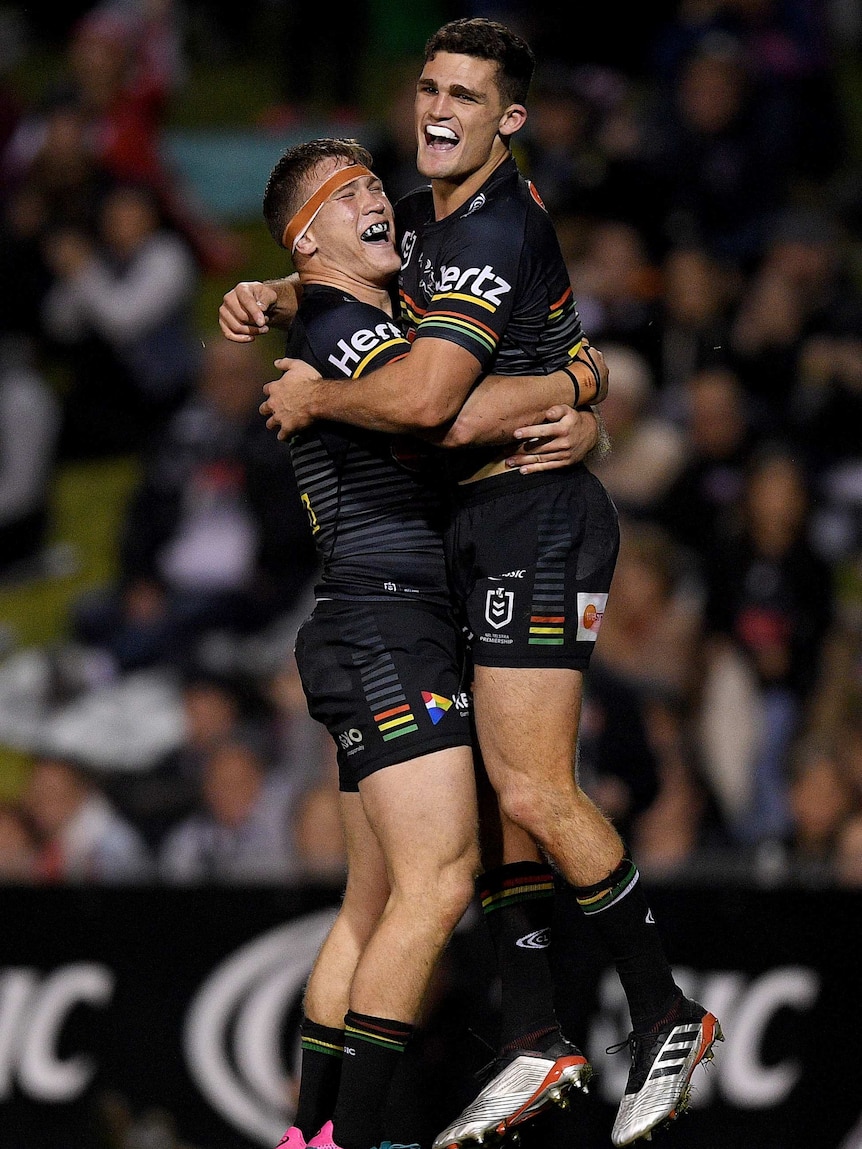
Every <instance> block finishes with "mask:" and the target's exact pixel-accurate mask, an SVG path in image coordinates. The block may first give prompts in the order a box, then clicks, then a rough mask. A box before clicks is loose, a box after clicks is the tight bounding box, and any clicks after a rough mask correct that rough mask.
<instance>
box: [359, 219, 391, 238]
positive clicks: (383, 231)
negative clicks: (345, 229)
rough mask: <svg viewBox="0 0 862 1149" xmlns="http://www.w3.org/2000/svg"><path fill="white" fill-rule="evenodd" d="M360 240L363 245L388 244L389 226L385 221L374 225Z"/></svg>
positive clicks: (368, 228) (366, 230) (367, 229)
mask: <svg viewBox="0 0 862 1149" xmlns="http://www.w3.org/2000/svg"><path fill="white" fill-rule="evenodd" d="M359 238H360V239H361V240H362V242H363V243H386V242H387V241H388V239H389V224H388V223H387V222H386V221H385V220H380V221H379V222H378V223H373V224H372V225H371V227H367V228H366V229H365V231H364V232H363V233H362V235H360V237H359Z"/></svg>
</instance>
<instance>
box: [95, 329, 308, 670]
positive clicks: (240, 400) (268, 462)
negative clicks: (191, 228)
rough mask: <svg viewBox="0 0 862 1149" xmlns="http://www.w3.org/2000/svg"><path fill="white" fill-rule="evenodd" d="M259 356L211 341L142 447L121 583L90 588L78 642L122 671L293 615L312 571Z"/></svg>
mask: <svg viewBox="0 0 862 1149" xmlns="http://www.w3.org/2000/svg"><path fill="white" fill-rule="evenodd" d="M265 377H266V376H265V366H264V364H263V362H262V360H261V358H260V357H259V356H258V355H256V354H255V353H254V352H253V351H250V350H249V349H248V348H243V347H240V346H238V345H232V344H230V343H229V342H228V341H227V340H225V339H222V338H218V337H215V338H213V340H212V341H210V342H208V343H207V346H206V350H205V356H204V361H203V369H202V372H201V374H200V377H199V378H198V380H197V382H196V387H195V390H194V392H193V394H192V396H191V397H190V399H189V400H188V401H187V402H186V404H185V405H184V406H183V407H182V408H181V409H180V410H179V411H178V412H177V413H176V414H175V415H174V417H173V418H172V420H171V421H170V423H169V425H168V427H167V428H166V430H165V432H164V434H163V435H162V437H161V439H160V441H159V442H158V443H157V444H155V446H154V448H153V450H152V451H151V452H150V453H149V455H148V457H147V460H146V464H145V467H144V473H143V476H142V479H141V482H140V484H139V486H138V488H137V489H136V491H135V492H134V495H133V497H132V499H131V502H130V505H129V507H128V509H127V512H126V515H125V521H124V523H123V528H122V538H121V541H120V571H119V575H118V579H117V581H116V582H115V583H114V584H113V585H109V586H108V587H106V588H100V589H98V590H96V591H94V592H93V593H92V594H88V595H85V596H84V598H83V599H82V600H81V601H79V602H78V603H77V604H76V606H75V608H74V613H73V630H74V634H75V636H76V638H77V639H78V640H79V641H80V642H82V643H83V644H85V645H90V646H96V647H99V648H101V649H104V650H107V651H109V652H110V653H111V654H112V656H113V657H114V658H115V660H116V662H117V664H118V666H119V667H120V668H121V669H130V668H132V667H137V666H142V665H152V664H153V663H157V662H168V663H171V664H174V665H183V664H186V663H187V662H188V660H189V658H190V657H191V656H192V655H193V653H194V649H195V646H196V644H197V642H198V641H199V640H200V638H201V636H202V635H203V634H205V633H207V632H209V631H214V630H224V631H227V632H229V633H232V634H235V635H236V634H248V633H250V632H253V631H255V630H258V629H260V628H262V627H263V626H265V625H266V624H267V623H269V622H271V621H272V620H273V619H274V618H276V617H277V616H279V615H280V614H282V613H285V612H288V611H290V609H291V607H292V606H293V605H294V603H295V602H296V600H297V598H298V596H299V595H300V594H301V593H302V591H303V590H304V589H305V587H306V584H307V582H308V581H309V579H310V577H311V576H312V574H313V573H314V571H315V570H316V561H315V559H314V557H313V544H312V542H311V532H310V530H309V528H308V520H307V517H306V515H305V511H304V509H303V507H302V504H301V502H300V499H299V495H298V492H297V489H296V484H295V480H294V477H293V471H292V468H291V466H290V460H289V456H288V453H287V451H286V450H285V449H284V447H283V444H281V443H279V442H278V440H277V439H276V438H275V437H274V436H272V435H271V434H270V433H269V432H268V431H267V430H266V427H265V425H264V422H263V420H262V418H261V417H260V415H259V414H258V412H257V406H258V401H259V397H260V390H261V387H262V385H263V382H264V380H265Z"/></svg>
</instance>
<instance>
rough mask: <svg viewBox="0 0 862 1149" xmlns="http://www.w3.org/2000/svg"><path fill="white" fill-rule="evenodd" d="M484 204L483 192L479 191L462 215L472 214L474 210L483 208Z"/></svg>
mask: <svg viewBox="0 0 862 1149" xmlns="http://www.w3.org/2000/svg"><path fill="white" fill-rule="evenodd" d="M484 206H485V193H484V192H479V194H478V195H477V196H476V198H475V199H474V200H473V202H472V203H471V204H470V206H469V207H468V208H467V210H466V211H465V212H464V215H472V214H473V212H474V211H478V210H479V209H480V208H483V207H484ZM462 218H463V216H462Z"/></svg>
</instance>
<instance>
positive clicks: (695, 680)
mask: <svg viewBox="0 0 862 1149" xmlns="http://www.w3.org/2000/svg"><path fill="white" fill-rule="evenodd" d="M280 7H281V8H283V9H284V10H285V18H287V16H288V15H290V14H291V13H294V8H296V9H297V10H298V8H299V6H298V5H296V6H294V5H291V4H284V5H281V6H280ZM360 7H362V6H360ZM368 7H369V9H370V10H371V9H374V6H373V5H369V6H368ZM431 7H432V8H433V5H432V6H431ZM450 7H451V6H450ZM450 7H447V8H446V9H445V10H443V11H441V12H440V14H439V15H440V21H438V22H442V20H443V19H446V18H449V17H450V16H452V15H476V14H482V15H485V14H487V15H491V16H495V17H497V18H500V19H503V20H505V21H507V22H508V23H510V24H513V25H514V26H516V27H518V28H519V30H521V31H523V32H524V34H525V35H526V36H527V37H528V39H530V41H531V43H533V44H534V45H535V47H536V49H537V54H538V55H539V59H540V65H539V69H538V72H537V76H536V81H535V84H534V90H533V94H532V97H531V103H530V116H529V120H528V123H527V127H526V129H525V131H524V133H522V135H523V138H522V139H517V143H516V154H517V158H518V161H519V163H520V166H521V168H522V171H523V172H524V174H525V175H527V176H528V177H529V178H530V179H532V180H533V181H534V183H535V185H536V187H537V189H538V191H539V193H540V195H541V196H542V199H543V200H544V203H545V205H546V207H547V208H548V210H549V211H550V212H551V214H552V216H553V218H554V220H555V222H556V225H557V229H558V233H559V236H560V240H561V244H562V246H563V249H564V252H565V255H566V258H567V261H568V264H569V267H570V271H571V281H572V284H573V287H574V291H575V295H576V298H577V301H578V306H579V310H580V314H581V317H582V320H583V324H584V327H585V330H586V331H587V332H588V334H589V336H590V338H591V340H592V342H593V343H594V344H595V345H597V346H598V347H600V348H601V349H602V351H603V352H604V354H605V357H606V359H607V362H608V364H609V367H610V393H609V396H608V398H607V400H606V401H605V403H604V404H603V408H602V409H603V414H604V420H605V423H606V425H607V429H608V431H609V434H610V438H611V442H612V451H611V453H610V454H609V455H608V456H607V457H606V458H605V459H603V460H601V461H599V462H597V463H595V464H594V468H595V470H596V472H597V473H598V475H599V476H600V478H601V479H602V481H603V482H604V483H605V485H606V486H607V488H608V489H609V491H610V493H611V495H612V496H613V498H614V500H615V502H616V505H617V507H618V509H619V512H620V516H621V522H622V548H621V553H620V559H619V564H618V568H617V572H616V575H615V579H614V584H613V587H612V591H611V595H610V599H609V604H608V609H607V612H606V614H605V617H604V619H603V622H602V629H601V638H600V641H599V643H598V645H597V649H596V654H595V658H594V661H593V666H592V668H591V670H590V672H589V675H588V682H587V688H586V699H585V706H584V715H583V724H582V738H581V750H580V762H579V769H580V771H581V776H582V779H583V782H584V785H585V787H586V788H587V789H588V790H589V791H590V792H591V793H592V794H593V796H594V797H595V798H596V800H597V801H598V802H599V803H600V804H601V805H602V807H603V808H604V809H606V810H607V812H608V813H609V814H611V815H612V816H613V817H614V818H615V819H616V821H617V823H618V824H619V826H620V828H621V830H622V831H623V833H624V835H625V837H626V838H627V839H628V841H629V842H630V844H631V846H632V849H633V850H634V853H635V856H636V857H637V858H638V860H639V864H640V866H641V869H642V870H643V871H644V873H647V874H649V875H651V876H652V877H654V878H656V879H661V878H670V879H674V880H688V879H690V878H691V879H696V878H698V877H700V876H705V875H706V876H716V875H718V876H720V877H723V878H726V879H727V880H732V879H734V878H735V877H738V878H739V879H740V880H745V881H751V880H755V881H762V882H771V881H781V880H785V879H791V880H794V881H802V882H807V883H830V884H832V883H840V884H845V885H849V886H860V885H862V449H860V429H862V140H860V136H859V123H860V121H862V107H860V104H859V95H858V93H859V92H860V91H862V86H860V81H862V63H860V49H862V16H860V14H859V12H858V11H857V10H856V8H855V6H854V5H853V4H850V3H846V4H845V3H844V2H843V0H680V2H679V3H678V4H676V6H675V7H674V8H673V9H672V10H669V12H668V15H667V18H666V19H665V20H664V21H661V20H658V19H657V21H656V27H655V30H654V35H653V37H652V39H651V41H650V43H649V44H648V45H647V46H646V47H645V49H644V56H643V63H642V66H641V67H639V68H637V69H633V68H625V67H618V66H615V65H614V64H613V63H607V62H599V63H587V62H585V61H584V56H585V55H586V56H587V57H589V52H588V51H587V52H586V53H584V52H583V51H579V52H578V54H577V59H575V58H572V57H571V56H566V55H563V54H561V53H562V52H563V51H564V47H561V43H562V41H561V39H560V38H559V37H558V38H556V39H555V38H553V37H549V36H548V35H547V28H545V27H544V25H543V23H542V21H543V20H544V18H543V17H541V15H537V14H536V13H535V12H533V11H528V6H526V5H524V6H520V5H513V4H512V5H506V4H498V5H494V4H473V5H470V4H466V5H461V6H459V7H458V10H457V11H450ZM533 7H535V6H533ZM274 8H279V6H278V5H275V6H274ZM363 10H364V9H363ZM193 14H194V6H193V5H187V6H183V5H182V4H181V3H173V4H172V3H171V2H170V0H139V2H136V0H108V2H106V3H101V4H97V5H95V6H93V7H92V8H91V9H89V10H88V11H87V12H85V13H84V14H83V15H82V16H81V18H80V19H78V20H76V21H75V23H74V24H73V26H72V28H71V30H70V33H69V37H68V42H67V43H66V44H65V45H64V46H63V63H64V68H63V75H62V78H61V80H60V81H59V82H57V83H55V84H54V85H53V86H52V87H51V88H50V90H48V91H46V92H45V93H43V95H42V96H41V97H40V98H39V99H37V100H35V101H32V100H30V101H28V100H26V99H24V98H23V97H22V96H21V95H20V93H19V92H17V91H16V89H15V87H14V85H12V84H11V83H9V82H5V81H3V82H0V244H2V251H3V260H2V264H0V579H2V580H4V583H5V585H10V584H17V585H20V584H22V583H26V582H27V580H35V579H38V578H40V577H44V559H45V555H46V552H47V550H48V544H49V542H50V540H51V538H52V530H53V525H54V524H53V522H52V494H53V490H54V484H55V481H56V477H57V474H58V473H59V471H60V470H61V469H62V468H63V467H64V466H67V465H69V464H74V463H76V462H80V461H82V460H83V461H93V460H96V461H98V460H104V459H111V458H116V457H124V458H125V457H131V458H134V459H135V460H136V462H137V463H138V464H139V476H140V477H139V480H138V482H137V484H136V486H135V489H134V490H133V492H132V494H131V496H130V498H129V500H128V505H127V506H126V508H125V513H124V517H123V521H122V524H121V528H120V530H119V531H118V534H117V538H116V540H114V545H115V552H116V556H117V562H116V566H117V575H116V578H115V579H114V580H113V581H111V582H110V583H109V584H108V585H104V586H93V587H90V588H88V589H87V591H86V592H85V593H83V594H82V595H81V596H80V597H79V598H78V599H77V600H76V601H75V602H74V603H73V604H72V606H71V608H70V611H69V618H68V626H67V635H66V636H64V649H63V651H62V656H63V657H62V658H60V659H58V658H57V653H56V651H55V652H54V653H53V655H52V658H53V661H52V664H51V670H52V673H51V675H49V678H50V683H49V685H48V686H46V687H45V690H44V691H43V695H44V697H42V700H41V703H40V705H41V706H42V707H43V709H42V711H41V712H40V713H41V715H42V719H43V720H44V721H43V722H42V730H43V733H44V732H47V731H49V729H50V722H48V721H47V719H48V718H49V717H50V714H51V712H52V710H53V709H56V708H59V707H62V706H63V705H64V704H67V703H68V702H69V700H70V699H75V700H76V701H80V699H81V697H82V695H87V694H88V693H90V694H95V693H96V692H99V691H104V690H105V689H106V688H108V687H110V686H112V685H116V684H117V683H118V682H124V681H126V682H128V681H131V682H135V681H137V678H136V676H140V675H145V674H152V673H156V674H161V675H163V676H164V680H165V681H168V682H169V683H170V684H171V688H172V690H173V697H174V698H175V701H176V711H177V727H176V729H177V731H178V734H177V737H175V738H174V739H173V741H172V742H171V743H170V745H169V746H168V748H167V749H164V750H163V751H162V752H161V753H153V754H151V755H150V756H149V757H148V759H147V760H146V762H145V763H144V764H143V766H141V764H140V763H139V764H138V765H137V767H136V768H135V769H133V770H130V769H122V768H119V767H118V768H116V769H111V768H110V766H106V764H105V762H104V759H103V758H99V760H98V762H94V761H93V760H92V758H91V757H88V754H87V752H86V744H82V745H80V746H79V747H78V748H77V749H76V750H75V752H70V751H69V750H68V747H67V746H66V747H65V748H64V749H62V751H61V749H59V748H58V745H57V744H56V743H52V741H51V738H50V737H49V736H48V734H47V733H44V737H43V738H42V739H41V741H40V739H39V738H38V737H37V738H34V739H33V745H32V747H31V757H32V762H31V763H30V767H29V769H28V771H27V776H26V778H25V780H24V782H23V783H22V785H21V787H20V793H18V794H17V795H15V796H14V797H12V798H10V799H9V800H7V801H6V802H5V803H4V804H3V805H2V807H0V879H2V880H6V881H10V882H58V881H60V882H62V881H68V882H76V881H105V882H115V881H149V880H163V881H167V882H184V883H189V882H206V881H222V882H283V881H294V880H304V881H305V880H308V881H338V880H340V877H341V874H342V872H343V845H342V841H341V835H340V830H339V825H338V809H337V792H336V772H335V763H334V751H333V749H332V747H331V745H330V741H329V738H328V736H326V735H325V733H324V732H323V731H322V730H321V728H319V727H317V726H316V725H315V724H314V723H313V722H311V720H310V719H309V718H308V716H307V714H306V711H305V702H304V697H303V694H302V689H301V685H300V683H299V681H298V676H297V674H296V669H295V664H294V662H293V655H292V637H293V635H294V634H295V629H296V626H297V625H298V624H299V622H300V621H301V620H302V618H303V617H304V615H305V613H306V612H307V610H308V608H309V599H310V595H311V588H312V586H313V582H314V578H315V575H316V571H317V566H316V559H315V555H314V551H313V547H312V544H311V538H310V532H309V529H308V526H307V521H306V518H305V513H304V509H303V507H302V505H301V501H300V498H299V493H298V491H297V490H296V487H295V484H294V480H293V475H292V472H291V470H290V464H289V461H288V455H287V452H286V451H285V449H284V446H283V444H279V443H278V442H277V440H276V439H275V437H274V435H273V434H272V433H271V432H268V431H267V430H266V428H265V426H264V425H263V420H262V418H261V417H260V416H259V414H258V412H257V406H258V403H259V401H260V389H261V386H262V384H263V382H265V381H266V379H267V378H268V377H269V374H268V372H269V370H270V368H268V367H267V362H268V361H269V360H271V358H272V355H271V354H269V353H268V351H265V350H264V349H262V348H259V347H258V346H257V345H256V346H255V348H254V349H251V350H250V349H248V348H243V347H237V346H236V345H233V344H230V343H228V342H227V341H226V340H224V339H223V338H222V337H221V336H220V334H219V333H218V330H217V327H216V326H215V318H216V317H215V315H213V316H212V321H211V323H210V324H209V325H208V326H206V327H205V328H204V329H201V324H200V319H199V318H198V311H197V307H196V304H197V302H198V300H199V299H200V293H201V291H202V289H203V285H204V284H205V283H206V282H210V283H212V282H213V281H216V282H218V283H219V284H220V285H221V288H222V290H226V289H227V288H228V287H230V286H232V284H233V283H234V282H236V280H237V279H238V278H241V277H242V278H245V277H247V276H246V275H245V274H244V275H243V276H240V275H239V274H238V269H239V266H240V261H239V254H238V253H239V251H240V247H239V246H238V240H237V237H236V236H235V235H233V234H232V233H231V231H230V229H229V228H226V227H225V226H224V225H223V224H221V223H220V222H219V221H217V220H213V219H210V218H208V216H207V214H206V212H205V211H203V210H202V209H201V207H200V205H199V203H198V202H197V200H196V198H195V197H194V195H193V194H192V193H191V192H190V191H189V190H188V189H187V188H186V187H185V186H184V185H183V184H182V182H181V181H180V180H178V178H177V177H176V174H175V173H174V172H173V171H172V170H171V169H170V168H169V167H168V166H166V165H165V162H164V159H163V155H164V151H163V149H162V148H161V146H160V142H161V139H162V133H163V132H164V130H165V125H166V123H167V119H168V116H169V114H170V110H171V108H172V106H174V103H175V101H177V100H180V99H181V98H182V92H183V86H184V83H185V82H186V66H187V49H186V45H185V41H184V34H183V33H184V28H186V27H187V23H188V18H189V17H190V16H193ZM288 24H289V21H288ZM6 38H7V39H8V38H9V37H8V36H7V37H6ZM562 39H563V40H565V43H566V44H568V43H569V41H568V39H567V38H562ZM2 40H3V37H2V35H0V41H2ZM421 43H422V41H420V42H419V43H418V44H416V45H413V49H414V51H418V50H420V49H421ZM581 47H583V45H582V46H581ZM587 48H589V44H588V45H587ZM600 48H601V50H599V51H597V53H596V58H597V59H598V60H601V61H604V60H605V59H606V58H607V56H608V54H609V51H608V45H601V46H600ZM376 50H377V52H378V53H379V52H380V46H379V44H378V45H377V48H376ZM333 51H334V49H333ZM352 54H353V55H354V56H355V51H354V52H353V53H352ZM415 69H416V63H415V60H414V59H413V58H412V57H405V59H404V60H400V59H398V60H393V61H392V67H391V80H392V84H391V91H390V93H389V100H388V110H387V113H386V114H385V115H381V116H379V117H378V118H377V119H376V120H375V121H374V123H373V125H372V127H373V132H372V134H373V137H374V139H375V140H376V141H377V143H376V145H375V146H374V148H373V150H374V152H375V155H376V158H377V160H376V166H377V170H378V171H379V173H380V174H381V176H382V177H383V179H384V182H385V183H386V184H387V186H388V188H389V190H390V194H391V195H392V197H393V198H395V197H396V196H397V195H398V194H400V193H402V192H403V191H406V190H409V188H410V187H411V186H415V185H416V184H417V183H419V182H420V181H419V177H418V176H417V175H416V173H415V170H414V168H413V160H412V152H413V142H412V140H413V137H412V127H411V111H410V101H411V96H412V88H413V84H414V81H415V75H416V74H417V73H416V70H415ZM3 74H5V73H2V74H0V81H2V75H3ZM335 76H336V78H337V82H336V79H335V78H334V79H333V81H332V85H333V87H332V92H331V98H332V101H333V106H337V107H338V108H339V109H340V111H344V106H345V101H346V100H347V101H349V98H350V92H349V91H348V92H347V93H345V91H344V90H342V89H343V88H344V80H345V75H344V74H343V73H342V72H340V71H338V70H337V69H336V73H335ZM296 85H297V78H296V77H294V84H293V86H291V84H288V83H285V84H284V85H283V90H284V92H285V104H284V105H283V106H279V108H276V109H272V114H271V116H270V122H284V121H285V119H289V120H290V122H291V123H293V124H294V125H295V124H297V123H299V124H301V123H302V116H303V115H305V114H308V109H307V108H305V107H304V106H303V105H302V104H301V103H299V97H298V96H297V95H296V91H297V90H298V89H297V86H296ZM854 92H855V93H856V95H855V102H854ZM292 100H293V101H294V102H293V103H291V101H292ZM354 104H355V106H354V107H353V108H352V113H353V114H354V115H355V118H356V121H357V123H362V122H365V121H367V119H368V109H366V108H363V107H362V106H361V103H360V101H359V99H358V97H356V96H354ZM258 351H259V352H260V354H257V352H258ZM20 654H21V652H20V651H19V650H18V649H16V646H15V643H14V641H11V642H10V643H8V644H7V650H6V652H5V655H4V661H5V663H6V664H7V666H8V665H11V664H14V660H15V659H16V657H18V656H19V655H20ZM3 670H4V667H3V665H2V663H0V676H2V673H3ZM137 718H138V719H139V720H140V721H144V722H145V721H146V718H147V715H146V714H139V715H137ZM38 726H39V723H38V722H37V727H38ZM121 759H122V754H120V753H119V751H118V762H119V761H120V760H121Z"/></svg>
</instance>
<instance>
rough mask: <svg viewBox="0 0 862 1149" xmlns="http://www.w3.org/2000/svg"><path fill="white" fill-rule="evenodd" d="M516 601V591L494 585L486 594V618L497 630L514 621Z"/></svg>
mask: <svg viewBox="0 0 862 1149" xmlns="http://www.w3.org/2000/svg"><path fill="white" fill-rule="evenodd" d="M514 603H515V594H514V591H511V590H504V589H503V588H502V587H501V586H497V587H494V588H493V589H492V590H489V591H488V593H487V594H486V595H485V618H486V620H487V621H488V623H489V625H491V626H493V628H494V629H495V630H500V629H501V628H502V627H504V626H506V625H507V624H508V623H510V622H511V621H512V610H513V607H514Z"/></svg>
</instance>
